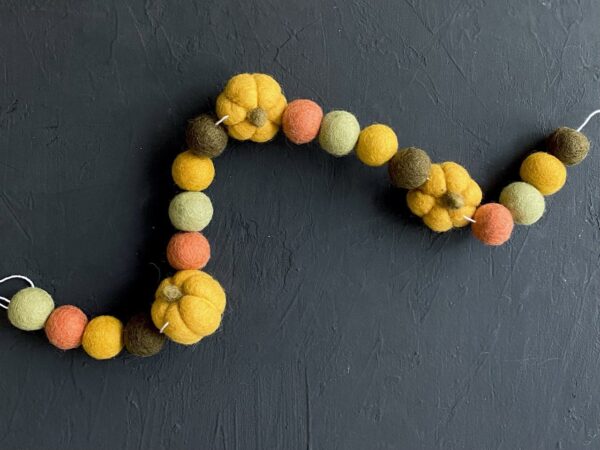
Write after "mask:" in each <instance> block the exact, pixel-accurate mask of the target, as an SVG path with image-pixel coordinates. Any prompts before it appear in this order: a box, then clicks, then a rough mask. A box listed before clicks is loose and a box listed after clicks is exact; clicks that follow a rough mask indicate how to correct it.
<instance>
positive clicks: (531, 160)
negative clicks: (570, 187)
mask: <svg viewBox="0 0 600 450" xmlns="http://www.w3.org/2000/svg"><path fill="white" fill-rule="evenodd" d="M520 174H521V179H522V180H523V181H525V182H527V183H529V184H531V185H532V186H533V187H535V188H536V189H537V190H538V191H540V192H541V193H542V194H543V195H552V194H554V193H556V192H558V191H559V190H560V189H561V188H562V187H563V186H564V185H565V182H566V181H567V169H566V167H565V165H564V164H563V163H562V162H561V161H560V160H559V159H558V158H557V157H556V156H552V155H551V154H550V153H546V152H536V153H533V154H531V155H529V156H528V157H527V158H525V161H523V164H521V171H520Z"/></svg>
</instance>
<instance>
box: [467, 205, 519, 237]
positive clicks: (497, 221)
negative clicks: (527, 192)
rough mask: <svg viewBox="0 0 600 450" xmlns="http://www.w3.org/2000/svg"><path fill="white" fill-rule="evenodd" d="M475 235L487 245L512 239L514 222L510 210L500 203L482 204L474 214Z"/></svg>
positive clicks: (472, 226) (472, 229) (472, 225)
mask: <svg viewBox="0 0 600 450" xmlns="http://www.w3.org/2000/svg"><path fill="white" fill-rule="evenodd" d="M473 220H475V222H474V223H473V224H471V231H472V232H473V235H474V236H475V237H476V238H477V239H479V240H480V241H481V242H483V243H484V244H487V245H493V246H497V245H502V244H504V243H505V242H506V241H508V240H509V239H510V235H511V234H512V230H513V227H514V222H513V218H512V214H511V213H510V211H509V210H508V209H507V208H505V207H504V206H502V205H501V204H499V203H486V204H485V205H481V206H480V207H479V208H477V211H475V214H473Z"/></svg>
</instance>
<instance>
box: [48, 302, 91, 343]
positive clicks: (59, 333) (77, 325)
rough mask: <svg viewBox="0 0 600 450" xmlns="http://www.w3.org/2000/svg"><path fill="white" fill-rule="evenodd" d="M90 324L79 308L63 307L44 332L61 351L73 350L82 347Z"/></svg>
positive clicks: (51, 316) (54, 313)
mask: <svg viewBox="0 0 600 450" xmlns="http://www.w3.org/2000/svg"><path fill="white" fill-rule="evenodd" d="M87 323H88V318H87V316H86V315H85V313H84V312H83V311H82V310H81V309H79V308H78V307H77V306H73V305H63V306H59V307H58V308H56V309H55V310H54V311H52V313H51V314H50V316H48V320H46V325H45V326H44V330H45V331H46V337H47V338H48V341H49V342H50V343H51V344H52V345H54V346H55V347H56V348H58V349H60V350H71V349H74V348H77V347H79V346H80V345H81V338H82V337H83V332H84V330H85V327H86V325H87Z"/></svg>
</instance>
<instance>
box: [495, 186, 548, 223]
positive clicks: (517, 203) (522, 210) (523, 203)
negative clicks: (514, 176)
mask: <svg viewBox="0 0 600 450" xmlns="http://www.w3.org/2000/svg"><path fill="white" fill-rule="evenodd" d="M500 203H501V204H503V205H504V206H505V207H506V208H508V210H509V211H510V213H511V214H512V216H513V219H514V221H515V223H518V224H521V225H532V224H534V223H536V222H537V221H538V220H540V218H541V217H542V215H544V210H545V209H546V201H545V200H544V196H543V195H542V194H541V193H540V191H538V190H537V189H536V188H534V187H533V186H532V185H530V184H529V183H525V182H523V181H516V182H514V183H511V184H509V185H508V186H506V187H505V188H504V189H502V192H501V193H500Z"/></svg>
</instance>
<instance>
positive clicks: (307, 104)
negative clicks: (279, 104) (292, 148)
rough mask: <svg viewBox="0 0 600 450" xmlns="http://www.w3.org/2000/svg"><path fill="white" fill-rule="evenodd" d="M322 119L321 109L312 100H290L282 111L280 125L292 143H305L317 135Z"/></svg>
mask: <svg viewBox="0 0 600 450" xmlns="http://www.w3.org/2000/svg"><path fill="white" fill-rule="evenodd" d="M321 120H323V110H322V109H321V107H320V106H319V105H317V104H316V103H315V102H313V101H312V100H305V99H298V100H294V101H292V102H290V103H289V104H288V105H287V108H286V109H285V111H284V112H283V116H282V118H281V126H282V128H283V132H284V133H285V135H286V137H287V138H288V139H289V140H290V141H292V142H293V143H294V144H307V143H309V142H310V141H312V140H313V139H314V138H316V137H317V134H319V128H320V127H321Z"/></svg>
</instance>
